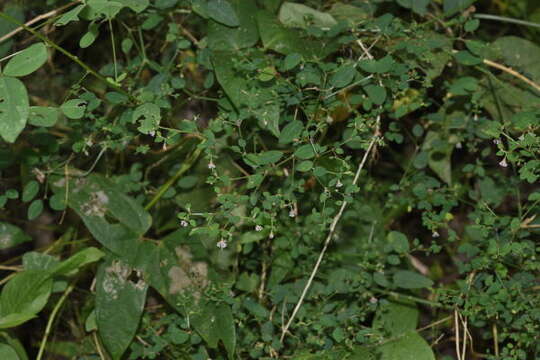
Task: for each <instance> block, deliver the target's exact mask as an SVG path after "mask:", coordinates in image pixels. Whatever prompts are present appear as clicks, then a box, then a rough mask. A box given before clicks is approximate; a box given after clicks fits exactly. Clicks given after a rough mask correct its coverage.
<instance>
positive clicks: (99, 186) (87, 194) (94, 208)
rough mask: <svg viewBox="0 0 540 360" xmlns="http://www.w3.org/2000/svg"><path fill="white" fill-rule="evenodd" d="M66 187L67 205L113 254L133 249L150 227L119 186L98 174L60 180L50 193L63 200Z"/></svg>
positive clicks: (130, 251) (137, 204) (54, 184)
mask: <svg viewBox="0 0 540 360" xmlns="http://www.w3.org/2000/svg"><path fill="white" fill-rule="evenodd" d="M66 188H67V189H69V194H68V196H67V199H68V206H69V207H71V208H72V209H73V210H75V212H76V213H77V214H78V215H79V216H80V217H81V218H82V220H83V222H84V224H85V225H86V227H87V228H88V230H89V231H90V233H92V235H93V236H94V237H95V238H96V240H98V241H99V242H100V243H101V244H103V246H105V247H107V248H108V249H109V250H111V251H112V252H114V253H116V254H121V255H127V254H130V253H132V252H133V251H135V250H136V249H135V248H134V243H135V242H136V240H137V239H138V238H139V237H140V236H142V235H143V234H144V233H145V232H146V231H147V230H148V229H149V228H150V225H151V223H152V218H151V217H150V214H148V212H147V211H146V210H144V208H143V207H142V206H141V205H140V204H139V203H138V202H136V201H135V200H133V199H132V198H131V197H129V196H127V195H126V194H124V191H123V189H122V188H121V187H120V186H118V185H115V184H114V183H113V182H112V181H111V180H109V179H107V178H105V177H103V176H101V175H98V174H92V175H90V176H87V177H85V178H80V179H75V180H73V179H70V182H69V185H67V184H66V183H65V179H64V178H62V177H58V178H56V180H53V181H52V189H53V191H54V192H55V193H57V194H60V196H61V197H62V198H66V194H65V191H66ZM105 214H106V215H107V217H105ZM109 219H111V220H112V221H113V222H114V223H110V222H109V221H111V220H109Z"/></svg>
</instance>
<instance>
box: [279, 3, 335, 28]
mask: <svg viewBox="0 0 540 360" xmlns="http://www.w3.org/2000/svg"><path fill="white" fill-rule="evenodd" d="M279 21H281V23H282V24H283V25H286V26H290V27H300V28H304V29H305V28H307V27H308V26H310V25H314V26H318V27H323V28H330V27H332V26H334V25H336V24H337V21H336V19H334V18H333V16H332V15H330V14H327V13H324V12H321V11H317V10H315V9H313V8H310V7H309V6H306V5H303V4H297V3H292V2H288V1H286V2H284V3H283V4H282V5H281V8H280V9H279Z"/></svg>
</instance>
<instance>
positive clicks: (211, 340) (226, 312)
mask: <svg viewBox="0 0 540 360" xmlns="http://www.w3.org/2000/svg"><path fill="white" fill-rule="evenodd" d="M192 323H193V326H194V328H195V330H197V332H198V333H199V335H201V337H202V338H203V339H204V341H206V342H207V344H208V346H209V347H210V348H217V345H218V342H219V341H220V340H221V341H222V342H223V345H224V346H225V349H226V350H227V354H228V355H229V359H233V358H234V350H235V347H236V330H235V327H234V319H233V316H232V312H231V308H230V307H229V305H226V304H215V303H211V302H209V303H206V304H205V305H204V306H203V307H202V310H201V311H200V312H199V313H197V314H195V315H193V317H192Z"/></svg>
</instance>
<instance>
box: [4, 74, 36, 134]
mask: <svg viewBox="0 0 540 360" xmlns="http://www.w3.org/2000/svg"><path fill="white" fill-rule="evenodd" d="M29 112H30V106H29V104H28V93H27V92H26V87H24V84H23V83H22V82H21V81H20V80H19V79H16V78H12V77H7V76H0V136H1V137H2V138H3V139H4V140H5V141H7V142H9V143H13V142H15V140H16V139H17V137H18V136H19V134H20V133H21V131H22V130H23V129H24V127H25V125H26V120H27V119H28V114H29Z"/></svg>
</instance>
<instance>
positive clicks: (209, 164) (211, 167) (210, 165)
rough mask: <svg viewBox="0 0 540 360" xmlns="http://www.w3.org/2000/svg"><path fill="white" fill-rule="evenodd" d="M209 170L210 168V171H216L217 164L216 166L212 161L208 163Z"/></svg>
mask: <svg viewBox="0 0 540 360" xmlns="http://www.w3.org/2000/svg"><path fill="white" fill-rule="evenodd" d="M208 168H209V169H210V170H212V169H215V168H216V164H214V162H213V161H210V162H209V163H208Z"/></svg>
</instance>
